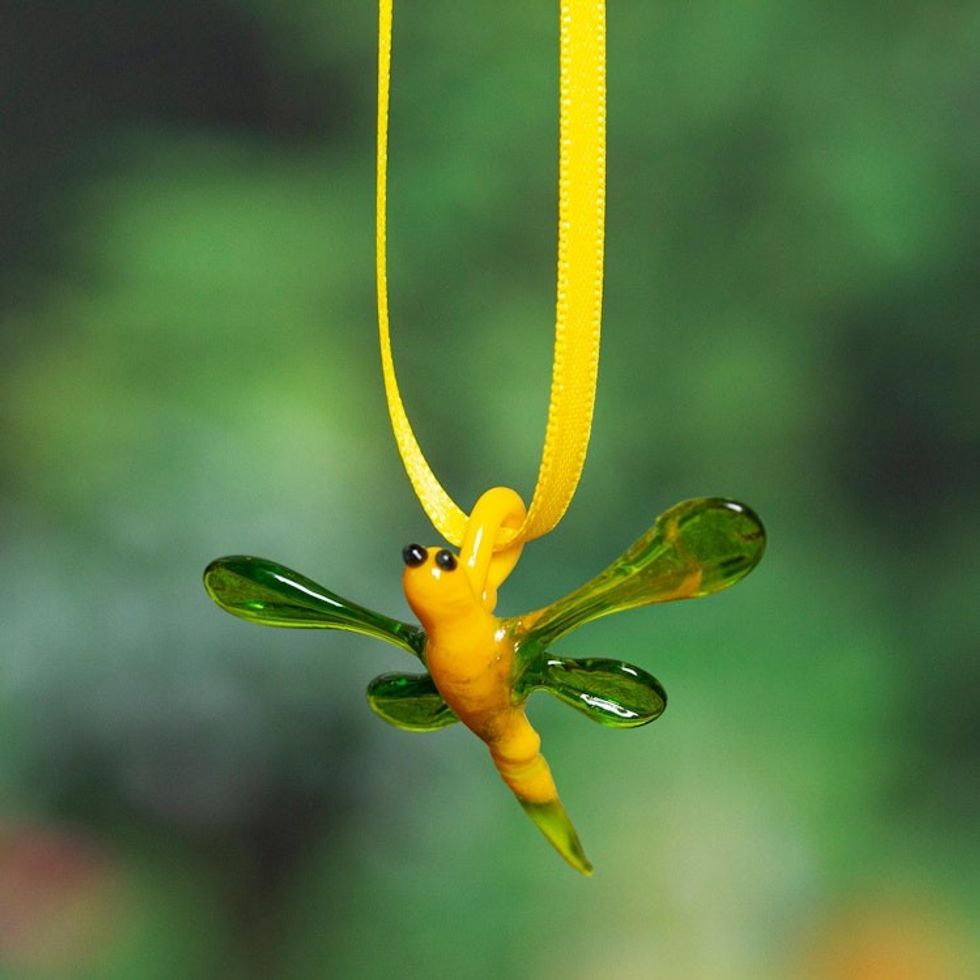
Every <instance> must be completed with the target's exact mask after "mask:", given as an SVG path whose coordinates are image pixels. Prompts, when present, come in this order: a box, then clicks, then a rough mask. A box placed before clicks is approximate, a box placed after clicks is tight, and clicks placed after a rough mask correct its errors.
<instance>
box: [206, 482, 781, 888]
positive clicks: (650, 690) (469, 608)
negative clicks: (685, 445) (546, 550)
mask: <svg viewBox="0 0 980 980" xmlns="http://www.w3.org/2000/svg"><path fill="white" fill-rule="evenodd" d="M495 493H496V494H498V496H496V497H493V496H492V495H494V494H495ZM501 493H505V494H513V491H505V490H504V489H503V488H496V489H495V490H491V491H488V492H487V494H485V495H484V497H483V498H481V501H478V503H477V505H476V507H474V510H473V513H472V515H471V518H470V524H471V526H478V527H479V529H480V531H486V527H484V526H483V525H480V522H479V519H478V518H479V514H478V512H479V511H480V508H481V506H483V507H484V511H486V510H487V509H489V510H490V511H491V512H493V513H495V514H496V515H497V522H496V524H495V525H494V528H493V529H496V528H497V527H499V526H500V519H499V516H500V514H501V513H503V512H504V511H505V510H506V509H507V506H508V505H509V501H508V500H507V499H503V498H502V497H501V496H500V494H501ZM514 497H516V494H514ZM517 499H518V500H519V498H517ZM474 538H475V539H477V540H474ZM765 544H766V533H765V529H764V528H763V525H762V522H761V521H760V520H759V518H758V517H757V516H756V514H755V513H754V512H753V511H752V510H751V509H750V508H749V507H747V506H746V505H745V504H741V503H738V502H737V501H734V500H729V499H725V498H721V497H699V498H695V499H692V500H685V501H682V502H681V503H679V504H676V505H675V506H673V507H671V508H670V509H669V510H667V511H665V512H664V513H663V514H661V515H660V517H658V518H657V520H656V521H655V523H654V524H653V526H652V527H651V528H650V530H648V531H647V532H646V533H645V534H643V535H642V536H641V537H640V538H638V539H637V540H636V541H635V542H634V543H633V544H632V545H631V546H630V547H629V548H628V549H627V550H626V551H625V552H624V553H623V554H622V555H620V557H619V558H617V559H616V560H615V561H614V562H613V563H612V564H611V565H609V566H608V568H606V569H605V570H604V571H603V572H601V573H600V574H598V575H597V576H596V577H595V578H593V579H591V580H589V581H588V582H586V583H585V584H584V585H582V586H580V587H579V588H577V589H575V590H574V591H573V592H571V593H570V594H568V595H566V596H565V597H564V598H561V599H559V600H557V601H556V602H553V603H551V604H550V605H548V606H545V607H544V608H542V609H538V610H535V611H533V612H530V613H525V614H522V615H518V616H508V617H497V616H495V615H494V613H493V609H494V606H495V604H496V585H497V584H499V582H500V580H502V578H503V577H505V576H506V574H507V573H508V572H509V571H510V568H511V567H512V566H513V563H514V562H515V561H516V557H517V554H519V549H517V551H516V553H512V554H511V555H510V557H509V558H508V557H506V556H503V557H502V556H500V555H494V554H492V552H491V548H490V546H491V545H492V536H489V535H488V534H482V535H481V533H476V534H475V535H474V534H470V535H469V540H468V539H464V540H463V542H462V545H461V549H460V552H459V553H458V554H457V553H454V552H453V551H451V550H449V549H448V548H442V547H438V546H437V547H431V548H429V547H423V546H421V545H417V544H410V545H408V546H406V547H405V548H404V549H403V550H402V559H403V562H404V565H405V568H404V571H403V587H404V589H405V594H406V598H407V599H408V603H409V606H410V607H411V608H412V610H413V612H414V613H415V614H416V616H417V617H418V618H419V621H420V625H414V624H411V623H407V622H403V621H402V620H399V619H394V618H391V617H389V616H386V615H383V614H382V613H378V612H375V611H374V610H372V609H368V608H366V607H365V606H361V605H358V604H357V603H354V602H351V601H350V600H348V599H345V598H342V597H341V596H339V595H337V594H336V593H334V592H332V591H331V590H330V589H327V588H325V587H324V586H322V585H319V584H317V583H316V582H314V581H313V580H311V579H309V578H307V577H306V576H304V575H301V574H300V573H299V572H295V571H293V570H291V569H289V568H286V567H285V566H283V565H280V564H278V563H277V562H274V561H269V560H267V559H264V558H256V557H251V556H246V555H232V556H228V557H225V558H218V559H216V560H215V561H213V562H212V563H211V564H210V565H209V566H208V567H207V569H206V570H205V573H204V585H205V588H206V589H207V592H208V594H209V595H210V596H211V598H212V599H213V600H214V601H215V602H216V603H217V604H218V605H219V606H220V607H221V608H222V609H224V610H225V611H226V612H229V613H231V614H233V615H235V616H238V617H240V618H241V619H244V620H247V621H249V622H252V623H258V624H261V625H263V626H280V627H299V628H312V629H335V630H345V631H349V632H353V633H359V634H362V635H365V636H370V637H374V638H376V639H378V640H383V641H384V642H386V643H390V644H392V645H394V646H396V647H398V648H399V649H401V650H404V651H405V652H406V653H408V654H410V655H411V656H413V657H415V658H416V659H417V660H418V661H419V662H420V663H421V665H422V667H424V668H425V670H424V671H422V672H413V673H402V672H396V673H384V674H381V675H380V676H378V677H375V678H374V680H372V681H371V682H370V683H369V684H368V686H367V701H368V705H369V706H370V708H371V710H372V711H373V712H374V713H375V714H376V715H378V716H379V717H380V718H382V719H383V720H384V721H386V722H388V723H389V724H391V725H394V726H396V727H397V728H400V729H404V730H406V731H412V732H430V731H436V730H438V729H441V728H446V727H447V726H449V725H453V724H457V723H459V722H462V723H463V724H465V725H466V726H467V727H468V728H470V729H471V730H472V731H473V732H474V733H475V734H476V735H477V736H478V737H479V738H481V739H482V740H483V741H484V743H485V744H486V745H487V747H488V748H489V750H490V755H491V759H492V761H493V764H494V766H495V767H496V769H497V771H498V772H499V774H500V775H501V777H502V778H503V780H504V782H505V783H506V784H507V786H508V787H509V788H510V789H511V791H512V792H513V793H514V795H515V796H516V798H517V800H518V802H519V803H520V804H521V806H522V807H523V808H524V810H525V812H526V813H527V814H528V815H529V816H530V817H531V819H532V820H533V821H534V823H535V824H536V825H537V826H538V828H539V829H540V830H541V831H542V832H543V834H544V836H545V837H546V838H547V839H548V841H549V842H550V843H551V844H552V845H553V846H554V847H555V849H556V850H557V851H558V853H559V854H560V855H561V856H562V857H563V858H564V859H565V860H566V861H567V862H568V864H570V865H571V866H572V867H573V868H575V869H576V870H577V871H579V872H581V873H582V874H585V875H589V874H591V873H592V865H591V863H590V862H589V860H588V858H587V857H586V855H585V852H584V850H583V848H582V844H581V842H580V840H579V837H578V834H577V833H576V831H575V828H574V826H573V824H572V822H571V820H570V819H569V817H568V815H567V813H566V811H565V809H564V807H563V805H562V803H561V800H560V798H559V796H558V792H557V789H556V787H555V783H554V780H553V778H552V776H551V772H550V769H549V767H548V764H547V762H546V761H545V759H544V756H543V755H542V754H541V751H540V744H541V740H540V737H539V736H538V734H537V732H536V731H535V729H534V728H533V727H532V725H531V723H530V722H529V721H528V719H527V715H526V711H525V705H526V702H527V701H528V699H529V697H530V696H531V695H532V694H533V693H535V692H536V691H545V692H547V693H548V694H550V695H552V696H553V697H555V698H557V699H558V700H559V701H561V702H563V703H565V704H567V705H569V706H570V707H572V708H574V709H575V710H576V711H578V712H579V713H581V714H582V715H584V716H585V717H586V718H589V719H590V720H592V721H594V722H598V723H599V724H600V725H603V726H605V727H607V728H613V729H625V728H636V727H639V726H641V725H647V724H649V723H650V722H652V721H655V720H656V719H657V718H659V717H660V716H661V715H662V714H663V712H664V710H665V708H666V707H667V693H666V691H665V690H664V687H663V685H662V684H661V683H660V682H659V681H658V680H657V679H656V678H655V677H654V676H653V675H652V674H650V673H648V672H647V671H645V670H644V669H643V668H641V667H637V666H635V665H633V664H629V663H626V662H624V661H620V660H612V659H606V658H595V657H587V658H571V657H562V656H560V655H558V654H556V653H555V652H554V651H553V649H552V647H553V646H554V645H555V644H556V643H557V641H558V640H560V639H561V638H562V637H564V636H566V635H567V634H568V633H570V632H571V631H572V630H575V629H578V628H579V627H580V626H583V625H584V624H586V623H589V622H592V621H593V620H596V619H599V618H601V617H603V616H608V615H610V614H612V613H616V612H621V611H623V610H626V609H633V608H636V607H639V606H645V605H649V604H652V603H661V602H669V601H673V600H678V599H695V598H699V597H701V596H707V595H713V594H714V593H716V592H721V591H722V590H724V589H727V588H729V587H730V586H732V585H734V584H735V583H736V582H739V581H740V580H741V579H743V578H744V577H745V576H746V575H748V573H749V572H751V571H752V569H753V568H754V567H755V566H756V565H757V564H758V562H759V560H760V559H761V557H762V554H763V551H764V550H765Z"/></svg>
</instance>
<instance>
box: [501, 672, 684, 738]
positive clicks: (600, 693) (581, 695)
mask: <svg viewBox="0 0 980 980" xmlns="http://www.w3.org/2000/svg"><path fill="white" fill-rule="evenodd" d="M529 674H530V675H531V676H528V675H525V677H524V678H522V680H523V683H522V684H521V685H520V690H521V692H522V693H523V694H524V695H525V696H526V695H527V694H530V693H531V692H532V691H534V690H537V689H540V690H543V691H547V692H548V693H549V694H553V695H554V696H555V697H556V698H558V699H559V700H560V701H564V702H565V704H568V705H571V706H572V707H573V708H575V709H576V710H577V711H580V712H581V713H582V714H584V715H585V716H586V717H587V718H591V719H592V721H596V722H599V724H601V725H605V726H606V727H607V728H637V727H638V726H640V725H646V724H649V723H650V722H651V721H655V720H656V719H657V718H659V717H660V716H661V715H662V714H663V713H664V709H666V707H667V692H666V691H665V690H664V689H663V686H662V685H661V683H660V681H658V680H657V678H656V677H654V676H653V675H652V674H648V673H647V672H646V671H645V670H641V669H640V668H639V667H634V666H633V665H632V664H627V663H623V662H622V661H620V660H591V659H590V660H566V659H562V658H561V657H554V656H548V657H546V658H545V661H544V664H543V665H542V666H541V667H540V668H539V669H538V670H537V671H533V672H530V671H529ZM532 677H533V681H532Z"/></svg>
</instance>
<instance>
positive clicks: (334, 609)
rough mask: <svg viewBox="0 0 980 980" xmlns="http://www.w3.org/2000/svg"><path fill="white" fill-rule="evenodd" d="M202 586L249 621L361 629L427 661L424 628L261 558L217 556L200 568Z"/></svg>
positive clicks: (219, 602)
mask: <svg viewBox="0 0 980 980" xmlns="http://www.w3.org/2000/svg"><path fill="white" fill-rule="evenodd" d="M204 587H205V588H206V589H207V591H208V595H210V596H211V598H212V599H214V601H215V602H216V603H217V604H218V605H219V606H221V608H222V609H224V610H225V611H226V612H230V613H231V614H232V615H234V616H239V617H240V618H242V619H247V620H249V621H250V622H253V623H260V624H261V625H263V626H292V627H306V628H313V629H337V630H348V631H349V632H352V633H363V634H364V635H365V636H373V637H375V638H377V639H379V640H384V641H385V642H386V643H393V644H394V645H395V646H397V647H401V649H403V650H407V651H408V652H409V653H411V654H413V655H414V656H416V657H418V658H419V660H422V661H423V662H424V661H425V632H424V631H423V630H422V629H420V628H419V627H418V626H412V625H410V624H409V623H403V622H401V621H400V620H397V619H390V618H389V617H387V616H382V615H381V614H380V613H376V612H374V611H373V610H371V609H365V608H364V606H359V605H357V604H356V603H354V602H350V601H349V600H347V599H344V598H342V597H341V596H339V595H337V594H336V593H334V592H331V591H330V590H329V589H327V588H324V587H323V586H322V585H318V584H317V583H316V582H314V581H312V580H311V579H308V578H306V576H304V575H300V574H299V572H294V571H292V569H289V568H286V567H284V566H283V565H279V564H277V563H276V562H273V561H268V560H267V559H265V558H250V557H247V556H245V555H232V556H230V557H227V558H218V559H216V560H215V561H213V562H211V564H210V565H208V567H207V569H206V570H205V572H204Z"/></svg>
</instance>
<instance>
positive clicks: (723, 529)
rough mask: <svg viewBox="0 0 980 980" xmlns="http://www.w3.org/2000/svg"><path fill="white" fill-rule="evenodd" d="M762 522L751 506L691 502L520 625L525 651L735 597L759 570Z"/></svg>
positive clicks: (675, 509) (667, 513)
mask: <svg viewBox="0 0 980 980" xmlns="http://www.w3.org/2000/svg"><path fill="white" fill-rule="evenodd" d="M765 546H766V532H765V529H764V528H763V526H762V521H760V520H759V518H758V517H757V516H756V515H755V514H754V513H753V512H752V511H751V510H750V509H749V508H748V507H746V506H745V504H739V503H736V502H735V501H734V500H725V499H723V498H721V497H698V498H696V499H694V500H685V501H683V502H682V503H679V504H676V505H675V506H673V507H671V508H670V510H668V511H665V512H664V513H663V514H661V515H660V517H658V518H657V520H656V523H655V524H654V525H653V527H652V528H651V529H650V530H649V531H647V533H646V534H644V535H643V537H641V538H639V540H637V541H636V542H634V544H633V545H632V546H631V547H630V548H629V549H628V550H627V551H626V552H625V553H624V554H623V555H622V556H621V557H620V558H618V559H617V560H616V561H615V562H613V564H612V565H610V566H609V567H608V568H607V569H606V570H605V571H604V572H602V573H601V574H599V575H597V576H596V577H595V578H594V579H592V580H591V581H589V582H586V584H585V585H583V586H582V587H581V588H579V589H576V590H575V591H574V592H572V593H571V594H570V595H567V596H565V598H564V599H559V600H558V601H557V602H555V603H553V604H552V605H550V606H547V607H546V608H545V609H542V610H539V611H538V612H535V613H531V614H529V615H527V616H522V617H519V622H518V624H517V629H519V630H520V631H521V632H523V633H525V636H526V639H525V640H524V644H526V645H527V647H528V648H530V649H533V650H535V651H543V650H544V649H545V648H547V647H548V646H549V645H550V644H552V643H553V642H554V641H555V640H557V639H558V638H559V637H560V636H563V635H564V634H565V633H567V632H569V630H573V629H575V628H576V627H578V626H581V625H582V624H583V623H588V622H590V621H591V620H593V619H598V618H599V617H600V616H608V615H609V614H610V613H614V612H618V611H620V610H622V609H632V608H634V607H636V606H645V605H647V604H648V603H652V602H668V601H669V600H671V599H694V598H697V597H698V596H704V595H711V594H712V593H715V592H720V591H721V590H722V589H727V588H728V587H729V586H731V585H734V584H735V583H736V582H738V581H739V580H740V579H742V578H744V577H745V576H746V575H748V573H749V572H751V571H752V569H753V568H755V566H756V565H757V564H758V563H759V559H760V558H761V557H762V553H763V551H764V550H765Z"/></svg>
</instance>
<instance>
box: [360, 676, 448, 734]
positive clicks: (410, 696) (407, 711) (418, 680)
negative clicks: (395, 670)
mask: <svg viewBox="0 0 980 980" xmlns="http://www.w3.org/2000/svg"><path fill="white" fill-rule="evenodd" d="M367 699H368V704H369V705H370V706H371V710H372V711H373V712H374V713H375V714H376V715H377V716H378V717H379V718H383V719H384V720H385V721H386V722H388V724H390V725H394V726H395V727H396V728H404V729H405V730H406V731H409V732H434V731H436V730H437V729H439V728H445V727H446V726H447V725H452V724H454V723H455V722H457V721H459V719H458V718H457V717H456V715H455V714H454V713H453V710H452V708H450V707H449V705H448V704H446V702H445V701H443V699H442V695H441V694H440V693H439V692H438V691H437V690H436V686H435V684H434V683H433V682H432V678H431V677H430V676H429V675H428V674H381V676H380V677H375V679H374V680H373V681H371V683H370V684H368V688H367Z"/></svg>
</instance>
